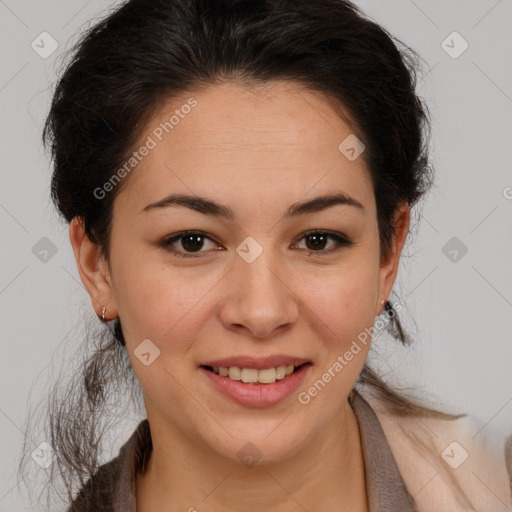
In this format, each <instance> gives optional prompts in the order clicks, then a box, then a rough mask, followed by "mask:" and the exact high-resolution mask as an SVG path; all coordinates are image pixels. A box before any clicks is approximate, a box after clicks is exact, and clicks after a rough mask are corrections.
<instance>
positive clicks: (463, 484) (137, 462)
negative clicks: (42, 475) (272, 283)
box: [68, 391, 512, 512]
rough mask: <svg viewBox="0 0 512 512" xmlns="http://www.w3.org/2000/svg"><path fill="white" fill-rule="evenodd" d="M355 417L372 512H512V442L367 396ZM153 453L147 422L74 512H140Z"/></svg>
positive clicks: (466, 423)
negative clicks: (142, 481) (138, 484)
mask: <svg viewBox="0 0 512 512" xmlns="http://www.w3.org/2000/svg"><path fill="white" fill-rule="evenodd" d="M363 396H364V398H363ZM353 410H354V414H355V415H356V418H357V421H358V424H359V429H360V433H361V443H362V449H363V456H364V461H365V473H366V484H367V495H368V503H369V509H370V512H462V511H464V512H466V511H477V512H506V511H511V510H512V493H511V489H512V435H511V436H510V437H509V438H507V442H506V443H505V439H501V438H499V437H497V436H489V435H488V434H487V432H486V430H485V428H482V427H483V425H480V424H479V423H478V422H477V421H475V420H474V419H472V418H471V417H469V419H468V418H463V419H459V420H454V421H448V420H429V421H425V420H419V419H411V418H397V417H395V416H393V415H390V414H389V413H387V412H386V411H385V410H384V408H383V407H382V405H381V404H380V403H379V402H378V400H376V399H375V398H372V397H371V395H369V394H367V393H363V391H361V393H356V394H355V399H354V402H353ZM407 434H409V435H407ZM410 435H412V436H413V437H415V438H416V441H413V440H411V439H410ZM420 441H422V442H423V443H425V444H426V446H427V448H424V444H422V443H421V442H420ZM151 449H152V448H151V435H150V429H149V423H148V421H147V419H146V420H143V421H141V422H140V423H139V425H138V427H137V429H136V430H135V431H134V433H133V434H132V436H131V437H130V439H129V440H128V441H127V442H126V443H125V444H124V445H123V446H122V447H121V449H120V452H119V455H118V456H117V457H116V458H114V459H112V460H111V461H110V462H108V463H107V464H104V465H103V466H101V467H100V469H99V470H98V471H97V473H96V474H95V476H94V477H93V479H92V481H91V480H89V481H88V482H87V484H86V486H85V488H84V489H82V491H81V493H80V495H79V496H78V497H77V498H75V500H74V502H73V504H72V505H71V506H70V508H69V509H68V512H86V511H87V512H92V511H94V512H136V499H135V475H136V472H137V471H138V469H139V468H140V467H141V466H142V465H143V463H144V460H147V457H148V456H149V454H150V452H151ZM86 491H87V492H88V493H89V498H87V497H86V494H87V493H86ZM464 496H466V498H467V499H468V500H469V501H465V500H466V498H465V497H464ZM328 512H330V511H328Z"/></svg>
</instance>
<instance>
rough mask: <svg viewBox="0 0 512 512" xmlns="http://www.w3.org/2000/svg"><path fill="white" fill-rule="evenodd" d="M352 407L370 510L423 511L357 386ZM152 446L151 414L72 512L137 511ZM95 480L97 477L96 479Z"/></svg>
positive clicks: (74, 503) (89, 482)
mask: <svg viewBox="0 0 512 512" xmlns="http://www.w3.org/2000/svg"><path fill="white" fill-rule="evenodd" d="M352 409H353V411H354V414H355V416H356V418H357V421H358V424H359V430H360V435H361V443H362V450H363V457H364V464H365V475H366V487H367V496H368V503H369V509H370V512H396V511H398V510H400V512H418V509H417V507H416V506H415V503H414V499H413V498H412V497H411V495H410V494H409V492H408V491H407V489H406V486H405V483H404V481H403V479H402V477H401V475H400V472H399V471H398V467H397V465H396V462H395V459H394V457H393V455H392V453H391V449H390V447H389V445H388V442H387V440H386V437H385V435H384V431H383V429H382V427H381V424H380V422H379V420H378V418H377V415H376V414H375V412H374V411H373V409H372V408H371V407H370V404H369V403H368V402H367V401H366V400H365V399H364V398H363V397H362V396H361V395H360V394H359V393H357V392H355V393H354V400H353V403H352ZM151 450H152V443H151V435H150V429H149V423H148V420H147V419H145V420H143V421H141V422H140V423H139V425H138V426H137V428H136V430H135V431H134V432H133V434H132V435H131V437H130V438H129V439H128V441H127V442H126V443H125V444H124V445H123V446H122V447H121V449H120V451H119V454H118V456H117V457H116V458H114V459H112V460H111V461H109V462H108V463H106V464H104V465H102V466H101V467H100V468H99V469H98V471H97V472H96V473H95V475H94V477H93V479H92V481H91V480H89V481H88V482H87V483H86V485H85V487H84V489H86V490H87V491H88V492H89V493H90V498H89V499H86V497H85V493H84V489H82V490H81V492H80V494H79V495H78V496H77V497H76V498H75V500H74V501H73V503H72V505H71V506H70V508H68V511H67V512H85V511H87V512H92V511H94V512H136V510H137V509H136V499H135V476H136V474H137V471H138V470H139V469H141V468H143V467H144V465H145V463H146V462H147V460H148V458H149V454H150V453H151ZM91 482H92V483H91Z"/></svg>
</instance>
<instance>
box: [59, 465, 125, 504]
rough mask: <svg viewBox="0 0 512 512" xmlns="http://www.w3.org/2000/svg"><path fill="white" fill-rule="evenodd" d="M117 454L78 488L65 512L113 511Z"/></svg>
mask: <svg viewBox="0 0 512 512" xmlns="http://www.w3.org/2000/svg"><path fill="white" fill-rule="evenodd" d="M119 469H120V468H119V456H117V457H116V458H114V459H112V460H111V461H109V462H107V463H106V464H103V465H102V466H100V467H99V468H98V470H97V471H96V472H95V473H94V475H93V476H92V477H90V478H89V479H88V480H87V482H86V483H85V485H84V486H83V487H82V488H81V489H80V491H79V493H78V495H77V496H76V497H75V499H74V500H73V502H72V503H71V505H70V506H69V508H68V509H67V511H66V512H92V511H94V512H113V510H114V509H113V502H112V499H113V496H114V495H115V482H116V478H117V476H118V474H119Z"/></svg>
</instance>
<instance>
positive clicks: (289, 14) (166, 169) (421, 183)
mask: <svg viewBox="0 0 512 512" xmlns="http://www.w3.org/2000/svg"><path fill="white" fill-rule="evenodd" d="M400 46H402V48H401V49H399V47H400ZM416 64H417V62H416V60H415V54H414V52H413V51H412V50H411V49H409V48H407V47H405V46H403V45H402V44H401V43H400V42H399V41H398V40H396V39H395V38H393V36H391V35H390V34H389V33H387V32H386V31H385V30H384V29H383V28H382V27H380V26H379V25H377V24H375V23H374V22H372V21H370V20H368V19H367V18H365V17H364V15H363V14H362V13H361V12H360V11H359V10H358V9H357V8H356V7H355V6H354V5H352V4H350V3H349V2H347V1H342V0H315V1H312V0H309V1H306V0H301V1H297V0H294V1H290V0H288V1H282V0H279V1H272V2H263V1H254V0H253V1H216V2H206V1H202V0H195V1H184V0H172V1H170V0H151V1H148V0H145V1H144V2H143V1H141V0H132V1H129V2H127V3H125V4H124V5H122V6H121V7H120V8H118V9H117V10H116V11H115V12H113V13H111V14H110V15H109V16H108V17H107V18H106V19H104V20H103V21H101V22H99V23H98V24H97V25H95V26H94V27H93V28H92V29H91V30H90V31H89V33H88V34H87V35H86V37H84V39H83V40H82V41H81V42H80V43H79V45H78V46H77V49H76V53H75V54H74V56H73V58H72V61H71V63H70V64H69V66H68V68H67V69H66V71H65V72H64V74H63V76H62V78H61V80H60V82H59V84H58V86H57V89H56V92H55V96H54V99H53V103H52V106H51V111H50V113H49V116H48V119H47V124H46V127H45V139H46V141H47V142H48V143H49V145H50V146H51V150H52V156H53V159H54V174H53V181H52V198H53V200H54V202H55V204H56V206H57V208H58V209H59V211H60V213H61V214H62V216H63V217H64V218H65V219H66V221H67V222H69V224H70V226H69V234H70V241H71V244H72V247H73V251H74V255H75V258H76V262H77V268H78V271H79V273H80V277H81V280H82V282H83V284H84V286H85V287H86V289H87V291H88V293H89V295H90V297H91V302H92V305H93V308H94V310H95V311H96V313H97V314H98V316H99V318H100V319H101V320H102V321H104V322H106V323H107V322H113V323H114V326H113V334H114V336H111V337H109V338H107V341H106V342H105V343H104V344H103V345H101V346H100V347H99V349H98V351H97V352H96V353H95V354H94V356H93V358H92V359H91V360H90V361H88V363H87V365H86V366H85V369H84V374H83V376H82V378H83V385H84V387H85V390H83V391H82V392H81V394H80V393H78V394H77V395H73V394H72V393H71V394H70V395H69V396H70V397H71V398H69V400H67V401H64V402H61V403H58V404H57V402H54V405H55V407H54V408H53V409H52V410H51V415H50V422H51V425H50V427H51V428H50V433H51V438H50V439H51V442H50V444H51V445H52V446H53V448H54V449H55V453H56V456H57V460H56V465H57V466H58V467H59V469H60V470H61V473H62V475H63V477H64V479H65V481H66V483H69V486H68V490H69V498H70V500H71V499H72V498H73V503H72V504H71V505H70V507H69V509H68V510H70V511H71V510H74V511H85V510H91V511H92V510H116V511H121V510H122V511H126V512H134V511H135V510H136V511H137V512H148V511H154V510H166V511H178V510H189V511H193V510H200V511H219V510H230V511H231V510H242V509H243V510H247V511H263V510H268V509H270V508H275V509H277V510H280V511H284V512H288V511H290V512H291V511H295V510H309V511H314V510H336V511H340V510H342V511H345V510H347V511H348V510H350V511H370V512H374V511H377V510H401V511H403V512H406V511H413V510H419V511H427V510H428V511H430V510H450V511H455V510H478V511H484V510H485V511H491V510H492V511H496V510H502V509H503V510H506V509H507V508H506V507H510V505H511V502H512V500H511V495H510V492H511V491H510V474H511V473H512V471H511V470H510V466H508V468H509V469H508V471H507V465H506V464H507V463H509V461H510V456H509V455H507V456H505V451H504V449H503V448H504V447H503V446H502V445H500V446H498V447H497V448H496V447H495V446H494V445H493V444H492V442H490V441H489V442H488V441H485V442H484V440H483V439H484V437H483V435H478V432H476V430H475V429H474V427H472V426H471V425H469V424H468V423H464V421H465V420H464V419H463V416H464V415H450V414H446V413H443V412H440V411H435V410H433V409H431V408H429V407H427V406H426V405H424V404H420V403H418V402H417V401H415V400H413V399H412V398H407V397H405V396H402V395H400V394H399V393H398V392H396V391H394V390H393V389H392V388H390V387H388V386H387V385H386V384H385V383H384V382H383V381H382V380H381V379H380V378H379V376H378V375H377V374H376V373H375V372H373V371H372V370H371V368H370V367H369V366H368V365H367V364H366V357H367V355H368V352H369V349H370V345H371V339H372V335H373V329H374V327H375V326H376V325H377V322H378V323H379V324H380V327H381V328H382V327H383V326H385V327H386V328H388V329H389V331H390V332H391V333H392V334H393V335H394V336H395V337H396V338H397V340H399V341H401V342H402V343H404V344H406V343H407V341H408V339H407V337H406V335H405V333H404V332H403V330H402V328H401V325H400V322H399V320H398V315H397V312H398V310H399V309H400V304H399V303H398V302H397V301H392V300H391V299H390V297H391V293H392V288H393V284H394V282H395V278H396V275H397V271H398V266H399V261H400V254H401V251H402V248H403V246H404V243H405V241H406V239H407V234H408V231H409V226H410V216H411V207H413V206H414V205H415V204H416V203H417V202H418V200H419V199H420V198H421V197H422V196H423V195H424V194H425V192H426V191H427V190H428V187H429V185H430V183H431V178H432V176H431V174H430V167H429V165H428V152H427V148H428V126H429V125H428V115H427V110H426V107H425V105H424V104H423V102H422V101H421V99H420V98H419V97H418V96H417V95H416V93H415V65H416ZM122 379H126V381H127V382H130V383H132V384H133V386H134V393H135V395H136V393H137V389H138V390H139V391H140V392H141V393H142V395H143V400H144V407H145V410H146V412H147V419H146V420H143V421H141V422H140V424H139V426H138V428H137V429H136V431H135V432H134V433H133V435H132V436H131V437H130V439H129V440H128V441H127V442H126V443H125V444H124V445H123V447H122V449H121V451H120V453H119V456H118V457H116V458H115V459H113V460H112V461H110V462H108V463H105V464H102V465H101V467H99V468H98V466H99V463H98V446H101V444H100V442H101V441H102V436H101V432H100V430H101V429H100V428H99V422H100V419H101V414H102V413H103V411H104V410H105V409H108V406H107V404H108V400H109V397H110V395H109V390H110V389H114V388H115V386H116V385H118V384H117V383H120V382H123V380H122ZM110 398H111V397H110ZM113 405H114V404H112V406H113ZM76 475H78V476H79V479H80V484H81V487H82V489H81V491H80V493H79V494H78V495H76V496H72V493H71V482H72V478H74V477H75V476H76Z"/></svg>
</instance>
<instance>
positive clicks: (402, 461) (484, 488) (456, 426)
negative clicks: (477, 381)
mask: <svg viewBox="0 0 512 512" xmlns="http://www.w3.org/2000/svg"><path fill="white" fill-rule="evenodd" d="M365 399H366V400H367V401H368V403H369V404H370V405H371V407H372V409H373V410H374V412H375V413H376V415H377V417H378V419H379V422H380V424H381V426H382V429H383V431H384V434H385V436H386V439H387V441H388V444H389V446H390V449H391V452H392V453H393V456H394V458H395V460H396V463H397V466H398V469H399V471H400V474H401V475H402V478H403V480H404V482H405V484H406V486H407V488H408V490H409V492H410V494H411V495H412V496H413V498H414V500H415V501H416V504H417V506H418V508H419V511H420V512H422V511H430V510H450V511H453V512H455V511H459V510H460V511H462V510H475V511H477V512H498V511H501V510H503V511H509V510H510V509H511V507H512V495H511V489H512V435H511V436H509V437H508V438H506V436H503V435H500V434H498V433H497V431H495V430H493V429H492V428H491V426H490V425H486V424H485V423H484V422H482V421H480V420H478V419H477V418H476V417H475V416H473V415H467V416H465V417H463V418H458V419H455V420H449V419H442V418H425V417H412V416H410V417H397V416H396V415H394V414H392V413H390V412H389V411H388V409H387V408H386V407H385V406H384V405H383V404H382V403H381V402H379V400H378V399H376V398H375V397H371V396H366V395H365ZM468 507H471V508H468Z"/></svg>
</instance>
